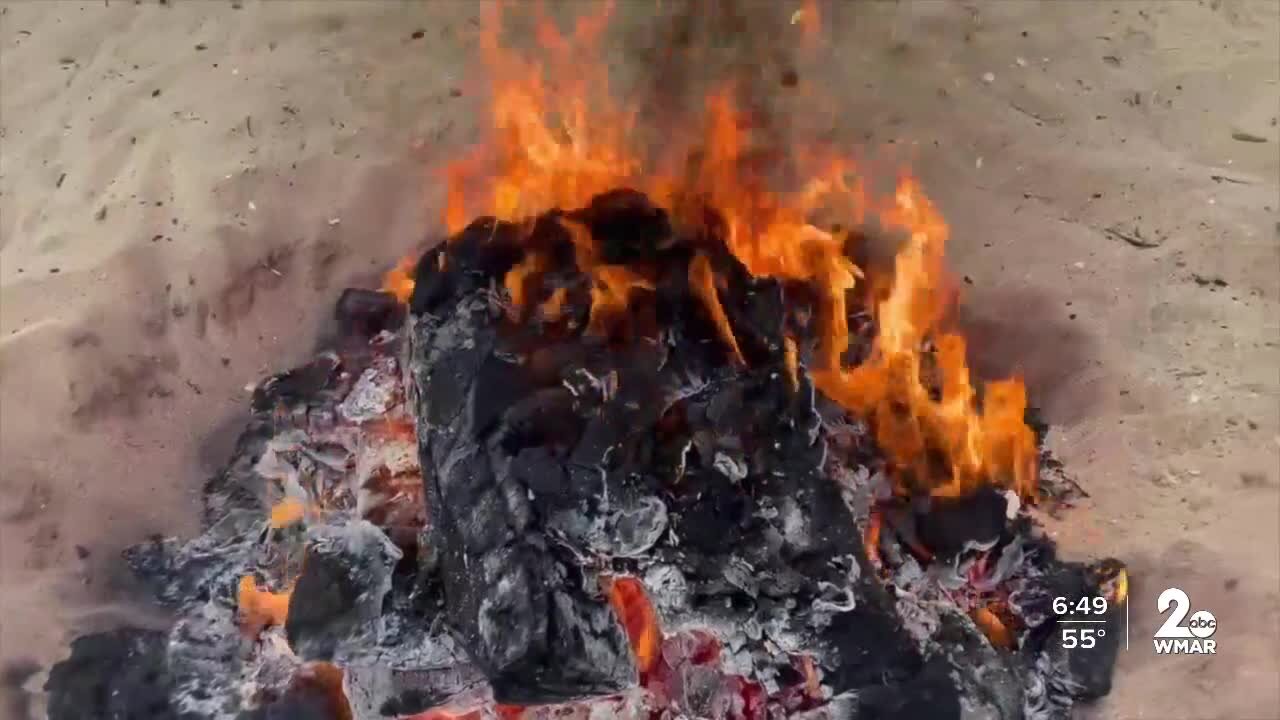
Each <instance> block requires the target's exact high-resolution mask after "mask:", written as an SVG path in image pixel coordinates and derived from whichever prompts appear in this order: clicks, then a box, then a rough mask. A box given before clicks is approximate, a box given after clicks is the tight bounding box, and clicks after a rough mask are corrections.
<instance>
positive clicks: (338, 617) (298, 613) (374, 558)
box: [285, 520, 401, 660]
mask: <svg viewBox="0 0 1280 720" xmlns="http://www.w3.org/2000/svg"><path fill="white" fill-rule="evenodd" d="M400 557H401V553H400V550H399V549H398V548H397V547H396V546H395V545H394V544H393V543H392V542H391V541H390V540H389V539H388V538H387V536H386V535H384V534H383V532H382V531H381V530H379V529H378V528H377V526H375V525H373V524H372V523H370V522H367V521H364V520H355V521H352V522H349V523H347V524H346V525H343V526H336V527H335V526H328V525H326V526H321V527H319V528H315V529H314V530H312V531H311V535H310V537H309V538H308V542H307V554H306V560H305V562H304V563H303V565H302V576H301V577H300V578H298V582H297V584H296V585H295V586H294V588H293V592H292V594H290V596H289V616H288V620H287V622H286V624H285V631H286V633H287V634H288V637H289V646H290V647H292V648H293V650H294V652H296V653H298V655H299V656H300V657H302V658H305V659H307V660H329V659H332V658H333V657H334V655H335V653H337V652H338V651H339V650H340V649H341V648H342V647H344V646H350V647H352V648H358V647H360V646H364V647H372V646H373V645H375V644H377V642H378V641H379V639H380V637H381V633H382V619H381V615H382V601H383V598H384V597H386V594H387V592H388V591H389V590H390V589H391V571H392V569H393V568H394V567H395V564H396V561H398V560H399V559H400Z"/></svg>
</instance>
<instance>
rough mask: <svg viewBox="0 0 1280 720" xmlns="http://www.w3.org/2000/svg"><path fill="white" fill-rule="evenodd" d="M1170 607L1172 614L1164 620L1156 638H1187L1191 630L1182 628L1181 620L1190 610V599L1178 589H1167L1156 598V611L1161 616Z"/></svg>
mask: <svg viewBox="0 0 1280 720" xmlns="http://www.w3.org/2000/svg"><path fill="white" fill-rule="evenodd" d="M1170 606H1173V612H1172V613H1169V617H1167V618H1165V621H1164V624H1163V625H1161V626H1160V629H1159V630H1157V631H1156V637H1158V638H1189V637H1191V629H1190V628H1186V627H1183V625H1182V619H1183V618H1185V617H1186V616H1187V613H1188V612H1190V610H1191V598H1189V597H1187V594H1186V593H1184V592H1182V590H1181V589H1179V588H1169V589H1168V590H1165V591H1164V592H1162V593H1160V597H1158V598H1156V610H1157V611H1158V612H1159V613H1160V614H1161V615H1163V614H1164V613H1165V612H1166V611H1167V610H1168V609H1169V607H1170Z"/></svg>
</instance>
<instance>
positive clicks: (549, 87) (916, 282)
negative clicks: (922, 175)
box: [387, 2, 1037, 500]
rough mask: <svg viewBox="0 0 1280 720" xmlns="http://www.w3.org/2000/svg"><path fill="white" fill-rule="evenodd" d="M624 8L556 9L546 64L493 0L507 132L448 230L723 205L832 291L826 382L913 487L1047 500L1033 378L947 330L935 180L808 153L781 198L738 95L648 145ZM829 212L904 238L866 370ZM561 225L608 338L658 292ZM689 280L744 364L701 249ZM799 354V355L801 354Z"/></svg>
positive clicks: (820, 318)
mask: <svg viewBox="0 0 1280 720" xmlns="http://www.w3.org/2000/svg"><path fill="white" fill-rule="evenodd" d="M611 9H612V3H603V4H601V5H600V6H599V9H598V10H596V11H593V12H592V13H591V14H589V15H586V16H584V17H582V18H581V19H579V20H578V21H577V23H576V24H575V26H574V28H573V30H572V31H571V33H568V34H566V33H563V32H561V30H560V29H559V28H557V26H556V25H555V23H554V22H552V21H551V20H550V19H548V18H545V17H539V18H537V24H536V27H537V29H536V33H535V37H536V39H537V41H538V44H539V45H540V46H541V49H542V53H541V57H540V58H538V59H537V60H536V61H535V60H532V59H530V58H527V57H525V56H523V55H521V54H519V53H516V52H512V51H510V50H508V49H507V48H505V47H504V46H503V44H502V43H501V41H500V37H501V22H500V17H499V10H498V7H497V5H496V4H486V5H485V9H484V22H483V27H482V31H481V35H480V42H479V46H480V50H481V54H482V56H483V59H484V61H485V65H486V68H487V70H488V71H489V74H490V76H491V89H492V95H491V116H490V120H491V133H490V137H489V138H488V141H487V142H486V143H485V144H483V145H481V146H480V147H479V148H478V149H476V150H475V151H473V152H471V153H469V154H468V155H467V156H466V157H464V158H462V159H460V160H459V161H457V162H456V163H454V164H452V165H451V166H450V167H449V168H448V169H447V171H446V173H445V178H446V182H447V193H446V207H445V210H444V224H445V227H446V228H447V229H448V230H449V231H450V232H451V233H453V232H456V231H458V230H460V229H461V228H462V227H463V225H464V224H465V223H466V222H467V221H468V219H469V218H471V217H474V216H480V215H493V216H495V217H497V218H498V219H500V220H506V221H511V222H522V221H527V220H528V219H529V218H530V217H532V216H534V215H536V214H538V213H541V212H544V211H547V210H550V209H553V208H562V209H566V210H572V209H576V208H581V207H584V206H585V205H586V204H587V203H588V202H589V201H590V200H591V199H592V198H593V197H594V196H596V195H598V194H600V193H603V192H606V191H609V190H613V189H616V188H619V187H631V188H635V189H638V190H641V191H643V192H645V193H647V194H648V195H649V197H650V198H651V199H652V200H653V201H654V202H655V203H657V204H659V205H661V206H663V207H666V208H668V209H669V210H670V211H671V214H672V219H673V222H674V223H675V224H676V226H677V229H678V230H680V231H696V230H699V229H712V228H702V226H703V225H704V224H705V223H707V222H708V217H707V215H706V214H705V212H704V211H703V208H707V207H710V208H713V209H714V210H715V211H716V213H717V216H716V219H715V220H714V221H713V222H715V223H716V227H715V228H714V232H715V234H716V235H718V236H720V237H722V238H723V239H724V242H725V244H726V246H727V247H728V249H729V250H730V251H731V252H732V253H733V255H734V256H735V257H736V258H737V260H738V261H739V262H741V263H742V265H743V266H744V267H745V268H746V270H747V271H748V272H750V273H751V274H753V275H756V276H763V277H773V278H778V279H781V280H786V281H788V282H793V283H803V284H805V285H807V286H808V287H809V288H810V289H811V290H812V291H813V293H814V296H815V297H817V298H818V303H817V308H816V311H817V315H816V322H817V325H816V327H817V333H818V338H817V340H818V342H817V348H816V355H815V358H814V362H813V364H814V368H813V369H812V370H811V373H812V377H813V380H814V383H815V385H816V386H817V388H818V389H819V390H820V391H821V392H823V393H824V394H825V395H827V396H828V397H830V398H831V399H833V400H835V401H836V402H838V403H839V404H841V405H842V406H843V407H845V408H846V409H848V410H849V411H851V412H854V413H857V414H858V415H860V416H862V417H864V418H866V419H867V420H868V422H869V423H870V424H871V426H872V427H873V429H874V432H875V436H876V439H877V442H878V444H879V445H880V446H881V448H882V449H883V450H884V452H885V454H886V455H887V457H888V459H889V460H890V464H891V469H892V471H893V472H894V473H895V477H896V478H897V482H898V486H899V489H900V490H901V491H902V492H905V493H912V492H927V493H931V494H933V495H938V496H953V495H960V494H964V493H966V492H969V491H971V490H973V489H974V488H975V487H978V486H980V485H982V484H994V485H997V486H1001V487H1008V488H1012V489H1014V490H1016V491H1017V492H1019V493H1020V494H1021V495H1022V496H1023V497H1024V498H1026V499H1027V500H1033V499H1034V492H1035V483H1036V461H1037V451H1036V446H1035V439H1034V436H1033V434H1032V432H1031V430H1030V429H1029V428H1028V427H1027V426H1026V424H1025V422H1024V420H1023V413H1024V412H1025V410H1026V391H1025V388H1024V386H1023V384H1022V382H1021V381H1020V380H1018V379H1012V380H1005V381H1000V382H993V383H989V384H987V385H986V386H985V387H984V388H981V389H979V388H978V387H976V386H975V384H974V382H973V381H972V379H971V378H970V373H969V369H968V366H967V363H966V359H965V345H964V341H963V338H961V337H960V336H958V335H955V334H953V333H949V332H946V330H945V328H944V326H943V323H944V321H945V320H946V317H947V312H948V310H949V308H950V305H951V300H952V297H951V296H952V293H951V292H950V291H949V287H950V286H949V283H948V280H947V278H948V276H947V274H946V272H945V267H944V263H943V256H944V248H945V244H946V241H947V236H948V232H949V230H948V227H947V224H946V222H945V221H944V220H943V218H942V216H941V214H940V213H939V212H938V211H937V209H936V208H935V207H934V205H933V204H932V203H931V202H930V201H929V199H928V198H927V197H926V196H925V195H924V193H923V191H922V190H921V188H920V185H919V183H918V182H917V181H916V180H915V179H914V178H912V177H910V176H909V175H904V176H903V177H902V178H901V179H900V181H899V182H898V184H897V186H896V188H895V190H894V191H893V193H892V194H889V195H887V196H880V195H876V194H875V193H873V192H872V191H870V190H869V189H868V184H867V183H866V182H865V180H864V178H863V177H862V176H860V175H859V174H858V172H857V169H858V168H857V167H856V166H855V165H854V163H853V162H851V161H850V160H848V159H845V158H841V157H837V156H833V155H829V154H825V153H824V152H821V151H820V149H819V148H809V147H793V148H790V150H789V155H790V156H791V158H792V160H791V165H793V166H794V167H789V168H788V170H790V171H791V173H792V174H798V175H799V176H801V177H806V178H808V179H807V181H805V182H803V183H802V184H800V186H799V187H798V190H796V191H794V192H789V193H781V192H775V191H773V190H772V189H770V187H768V183H766V182H765V178H764V177H762V174H761V173H759V172H752V171H751V170H750V169H749V167H748V166H749V165H750V164H751V161H752V159H753V158H754V157H755V154H754V153H755V151H756V150H757V149H758V148H755V147H754V144H755V143H756V142H757V138H755V137H754V136H753V133H752V131H751V123H750V122H749V121H747V120H746V119H744V117H743V116H742V113H740V112H739V110H738V109H737V107H736V106H735V103H734V100H733V97H734V95H733V93H732V92H731V91H730V90H723V91H720V92H716V93H713V94H711V95H710V96H709V97H708V99H707V102H706V107H705V119H706V125H705V129H704V132H702V133H701V134H698V133H694V137H679V136H668V137H664V138H663V141H664V144H665V146H666V148H665V149H666V150H668V151H669V152H670V155H669V156H667V155H665V154H663V155H659V156H658V157H652V156H651V154H650V153H645V152H642V151H641V150H640V149H639V142H638V141H637V140H635V137H636V132H635V131H636V128H635V125H634V112H632V111H630V110H627V109H625V108H621V107H619V106H618V105H616V104H614V103H612V102H611V101H610V97H609V92H608V78H607V76H606V72H605V68H606V67H607V65H606V63H603V62H600V61H599V59H598V58H599V53H597V52H596V51H595V50H594V48H595V46H596V45H597V44H598V42H599V39H600V36H601V34H602V31H603V29H604V27H605V25H606V23H607V21H608V17H609V14H610V12H611ZM818 20H819V17H818V8H817V4H816V3H814V2H806V3H805V4H804V6H803V8H802V10H801V12H800V13H798V14H797V15H796V16H795V18H794V22H793V23H792V24H793V25H797V26H798V28H797V29H796V30H795V31H794V32H799V33H802V37H801V38H800V39H799V40H798V41H805V42H807V41H811V40H813V39H814V38H815V37H816V36H817V34H818V30H819V25H818ZM784 30H785V29H784ZM658 168H680V171H679V172H676V173H670V172H662V171H660V170H658ZM819 213H823V214H824V217H830V218H833V219H838V220H840V221H841V223H842V225H843V227H858V226H864V225H867V224H872V225H877V226H879V227H880V228H881V229H882V230H885V231H887V232H890V233H895V234H896V233H900V234H902V235H904V236H905V238H906V239H905V242H904V244H903V246H902V248H901V250H900V251H899V253H898V256H897V258H896V261H895V263H894V268H893V271H892V274H891V276H890V277H888V278H873V281H874V282H873V283H872V285H873V286H874V287H876V288H877V289H883V290H884V291H885V292H883V293H880V294H878V296H877V297H879V302H878V304H876V306H875V307H874V308H873V309H874V312H875V314H876V321H877V328H878V335H877V337H876V338H875V340H874V342H873V345H872V348H871V354H870V357H869V358H868V359H867V360H866V361H865V362H864V363H862V364H861V365H858V366H855V367H848V366H846V365H845V362H844V354H845V352H846V350H847V349H848V347H849V327H848V319H847V318H848V311H847V297H848V293H849V291H850V290H852V289H853V288H854V287H855V284H856V283H857V282H858V280H859V279H861V278H862V277H863V273H862V271H861V270H860V269H859V268H858V267H857V266H856V265H855V264H854V263H853V261H852V260H851V259H850V258H849V256H848V254H847V251H846V244H847V243H848V241H849V235H848V234H847V233H846V232H845V231H842V230H830V229H823V228H821V227H818V226H817V225H815V224H814V223H813V222H812V218H814V217H815V216H816V215H817V214H819ZM562 224H563V225H564V227H565V228H566V230H567V231H568V232H569V235H570V238H571V240H572V242H573V244H574V247H575V251H576V253H575V257H576V261H577V264H578V267H579V270H581V271H582V272H584V273H587V274H589V275H590V277H591V279H592V290H591V301H592V307H591V315H590V321H589V327H588V330H589V331H590V332H593V333H597V334H606V333H607V332H609V331H610V330H611V329H612V328H613V326H614V324H615V322H616V320H617V319H618V318H619V316H620V314H621V313H623V312H624V311H625V310H626V309H627V307H628V303H629V302H631V295H632V293H633V292H634V291H636V290H638V289H643V288H652V287H653V284H652V282H651V281H650V280H649V279H648V278H646V277H645V276H644V275H643V274H642V273H640V272H638V271H637V270H636V269H633V268H626V267H621V266H616V265H603V264H600V260H599V254H600V253H599V251H598V247H597V244H596V239H595V238H593V237H592V236H591V232H590V230H589V229H588V228H587V227H586V226H584V225H582V224H579V223H576V222H572V221H567V220H562ZM539 262H540V260H538V256H537V255H530V256H527V257H526V259H525V261H524V262H522V263H521V264H520V265H519V266H517V268H516V269H515V270H514V271H513V272H512V274H511V275H508V277H507V278H506V279H505V284H506V286H507V290H508V292H509V294H510V297H511V299H512V302H513V304H514V305H515V306H516V307H517V308H518V307H520V306H521V305H522V304H523V303H525V302H527V301H528V300H529V299H530V298H531V294H530V288H529V283H530V281H531V279H532V278H533V277H534V276H536V275H537V274H538V271H539V268H540V266H539V265H538V263H539ZM401 270H404V271H405V272H401V273H400V274H397V273H396V272H394V271H393V273H392V276H390V277H389V278H388V283H387V285H388V289H391V290H392V291H394V292H396V293H397V295H398V296H402V297H407V296H408V292H407V291H406V290H405V289H406V288H407V289H408V290H412V277H411V276H409V274H408V271H411V265H408V266H402V268H401ZM689 274H690V284H691V285H692V286H693V287H694V288H695V291H696V292H697V294H698V296H699V298H700V299H701V300H702V302H703V304H704V305H705V306H706V308H707V310H708V313H709V314H710V315H711V317H712V320H713V321H714V322H715V324H716V327H717V329H718V330H719V334H720V336H721V338H722V340H723V342H724V343H725V345H726V347H727V348H728V349H729V350H730V351H731V352H732V353H733V355H734V357H735V359H736V360H742V353H741V349H740V347H739V346H738V343H737V340H736V338H735V337H734V336H733V332H732V328H731V327H730V326H729V323H728V321H727V319H726V318H725V316H724V309H723V307H722V306H721V305H720V302H719V298H718V296H717V292H716V280H717V279H716V278H715V272H714V270H713V269H712V268H711V267H710V264H709V263H708V262H707V261H706V259H705V258H701V257H700V258H699V259H697V260H695V261H694V262H693V263H692V264H691V265H690V268H689ZM564 299H565V296H564V294H563V292H559V293H557V294H554V295H552V298H551V300H548V301H546V302H544V304H543V306H542V307H541V308H540V312H541V313H542V314H543V315H544V316H551V317H557V316H559V312H560V310H561V309H562V304H563V301H564ZM931 345H932V346H934V347H936V352H932V351H931V350H930V347H931ZM788 362H789V363H794V362H795V361H794V359H792V358H791V356H789V359H788ZM938 390H940V395H939V394H937V391H938Z"/></svg>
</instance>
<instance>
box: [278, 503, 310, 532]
mask: <svg viewBox="0 0 1280 720" xmlns="http://www.w3.org/2000/svg"><path fill="white" fill-rule="evenodd" d="M306 511H307V507H306V505H304V504H303V502H302V501H301V500H298V499H297V498H285V499H284V500H281V501H280V502H278V503H276V504H275V505H274V506H273V507H272V508H271V527H272V528H273V529H276V530H279V529H280V528H285V527H289V526H290V525H293V524H295V523H298V522H300V521H301V520H302V518H303V516H305V515H306Z"/></svg>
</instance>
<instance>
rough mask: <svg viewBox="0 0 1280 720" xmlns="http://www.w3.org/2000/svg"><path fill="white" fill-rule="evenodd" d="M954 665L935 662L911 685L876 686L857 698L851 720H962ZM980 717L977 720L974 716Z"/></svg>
mask: <svg viewBox="0 0 1280 720" xmlns="http://www.w3.org/2000/svg"><path fill="white" fill-rule="evenodd" d="M951 673H952V668H951V665H950V664H948V663H947V662H945V661H943V660H942V659H941V658H935V659H934V660H931V661H930V662H929V663H927V664H926V665H925V666H924V669H923V671H922V672H921V673H920V674H919V675H917V676H915V677H914V678H912V679H911V680H910V681H908V682H904V683H893V684H888V685H881V686H879V687H876V686H873V687H871V688H870V689H868V690H866V691H863V692H862V693H860V694H859V695H858V698H857V702H856V705H855V707H856V708H857V710H856V711H855V712H854V713H853V715H852V716H851V717H853V718H858V719H859V720H861V718H867V719H868V720H871V719H872V718H874V720H960V718H962V717H965V716H964V715H962V714H961V709H960V696H959V695H958V694H957V692H956V686H955V682H954V681H953V680H952V678H951ZM975 717H978V716H975Z"/></svg>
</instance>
